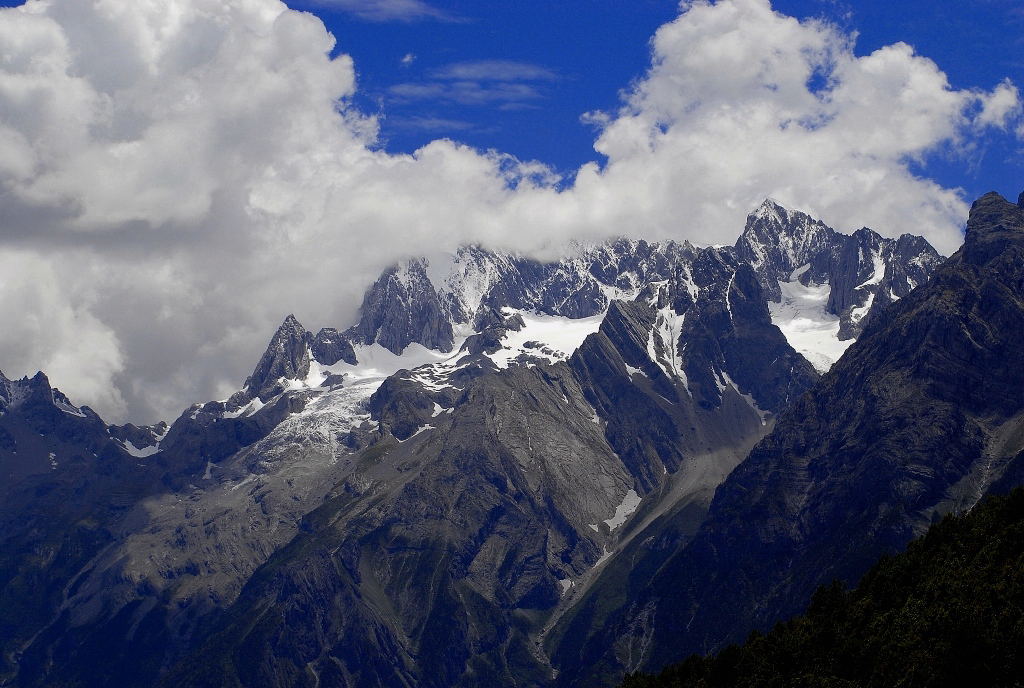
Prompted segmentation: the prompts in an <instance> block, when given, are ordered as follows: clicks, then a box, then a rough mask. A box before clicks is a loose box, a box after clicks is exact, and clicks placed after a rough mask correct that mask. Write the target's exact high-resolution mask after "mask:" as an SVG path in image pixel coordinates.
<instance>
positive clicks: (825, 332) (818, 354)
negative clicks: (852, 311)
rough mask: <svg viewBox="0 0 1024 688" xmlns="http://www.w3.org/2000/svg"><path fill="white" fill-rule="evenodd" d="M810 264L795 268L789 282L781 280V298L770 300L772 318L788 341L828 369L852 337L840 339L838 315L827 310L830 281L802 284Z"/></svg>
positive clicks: (805, 355) (816, 363)
mask: <svg viewBox="0 0 1024 688" xmlns="http://www.w3.org/2000/svg"><path fill="white" fill-rule="evenodd" d="M809 267H810V264H807V265H803V266H801V267H799V268H797V269H796V270H794V271H793V274H792V275H790V281H789V282H780V283H779V287H780V288H781V290H782V300H781V301H780V302H779V303H771V302H769V304H768V309H769V311H770V312H771V316H772V322H773V323H774V324H775V326H776V327H778V328H779V329H780V330H782V334H784V335H785V336H786V340H787V341H788V342H789V345H790V346H792V347H793V348H794V349H796V350H797V351H798V352H799V353H800V354H801V355H803V357H804V358H806V359H807V360H808V361H810V363H811V365H813V366H814V367H815V369H816V370H818V372H822V373H824V372H826V371H827V370H828V369H829V368H831V367H832V364H833V363H835V362H836V361H838V360H839V357H840V356H842V355H843V352H844V351H846V349H847V347H849V346H850V344H852V343H853V340H852V339H849V340H846V341H840V339H839V316H836V315H832V314H831V313H829V312H828V311H827V310H825V307H826V305H827V304H828V295H829V289H830V288H829V285H827V284H811V285H809V286H806V287H805V286H804V285H802V284H800V282H799V281H798V280H799V277H800V275H802V274H803V273H804V272H806V271H807V269H808V268H809Z"/></svg>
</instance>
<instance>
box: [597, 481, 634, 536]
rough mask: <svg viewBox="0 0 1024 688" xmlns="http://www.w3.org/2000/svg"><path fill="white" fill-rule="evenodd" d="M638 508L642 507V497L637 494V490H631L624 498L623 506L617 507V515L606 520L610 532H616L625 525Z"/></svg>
mask: <svg viewBox="0 0 1024 688" xmlns="http://www.w3.org/2000/svg"><path fill="white" fill-rule="evenodd" d="M638 506H640V495H638V494H637V493H636V490H630V491H629V492H627V493H626V496H625V497H623V498H622V504H619V505H618V506H617V507H615V515H614V516H612V517H611V518H609V519H606V520H605V523H607V524H608V528H609V530H615V529H616V528H618V527H619V526H621V525H622V524H623V523H625V522H626V519H627V518H629V517H630V515H632V513H633V512H634V511H636V509H637V507H638Z"/></svg>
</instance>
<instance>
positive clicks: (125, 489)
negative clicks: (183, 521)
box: [0, 373, 175, 682]
mask: <svg viewBox="0 0 1024 688" xmlns="http://www.w3.org/2000/svg"><path fill="white" fill-rule="evenodd" d="M165 430H166V426H158V427H151V428H137V427H135V426H120V427H115V426H110V427H108V426H107V425H105V424H104V423H103V421H102V420H101V419H100V418H99V416H97V415H96V413H95V412H94V411H92V410H91V409H90V408H88V407H85V406H83V407H81V408H79V407H77V406H75V405H74V404H72V402H71V401H70V400H69V399H68V398H67V397H66V396H65V395H64V394H62V393H61V392H60V391H59V390H57V389H54V388H51V387H50V383H49V381H48V380H47V379H46V376H45V375H43V374H42V373H39V374H37V375H36V376H34V377H33V378H31V379H29V378H24V379H21V380H9V379H7V378H6V377H4V376H3V375H2V374H0V476H2V477H3V479H2V480H0V651H2V655H0V682H3V681H5V680H6V679H8V678H9V677H10V676H12V675H13V673H14V672H15V670H16V669H15V667H16V665H17V663H18V662H19V660H20V659H21V654H22V651H23V650H24V649H25V648H26V647H27V646H28V645H29V644H30V643H31V641H32V640H33V639H34V637H35V636H36V634H37V633H39V632H40V631H41V630H42V629H43V628H45V627H46V625H47V624H48V623H50V622H51V621H52V619H53V618H54V617H55V616H56V615H57V614H58V611H59V609H60V606H61V605H62V603H63V601H64V599H65V597H66V594H67V591H66V585H67V584H68V583H69V581H70V580H72V578H73V577H74V576H75V575H76V574H77V573H78V572H79V571H80V570H81V569H82V568H83V567H84V566H87V564H88V562H89V561H90V559H92V557H93V556H95V555H96V554H97V553H99V552H100V551H102V550H103V548H104V547H106V546H108V545H109V543H112V542H114V541H115V540H116V538H117V530H118V528H117V525H118V524H119V523H120V522H121V519H122V518H123V515H124V512H125V510H126V508H127V507H128V506H129V505H130V504H132V503H133V502H134V501H135V500H137V499H139V498H141V497H144V496H146V495H148V494H152V493H153V492H155V491H160V490H163V489H165V488H164V485H163V478H164V477H165V476H166V475H167V474H168V473H173V472H174V470H175V467H174V466H172V465H171V464H170V463H169V462H168V458H167V457H161V458H159V459H153V458H150V456H151V455H152V454H153V453H154V452H153V451H152V446H153V445H154V444H155V443H156V442H158V441H159V439H160V437H161V436H162V433H163V432H164V431H165Z"/></svg>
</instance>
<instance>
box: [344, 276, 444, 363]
mask: <svg viewBox="0 0 1024 688" xmlns="http://www.w3.org/2000/svg"><path fill="white" fill-rule="evenodd" d="M427 267H428V262H427V261H426V260H424V259H422V258H413V259H411V260H408V261H406V262H404V263H400V264H398V265H394V266H392V267H390V268H388V269H387V270H385V271H384V273H383V274H382V275H381V276H380V278H378V279H377V281H376V282H374V283H373V285H372V286H371V287H370V288H369V289H368V290H367V292H366V295H365V296H364V297H363V305H362V307H361V308H360V318H359V322H358V324H356V325H355V326H354V327H353V328H352V329H351V330H350V331H349V333H350V335H351V337H352V338H353V339H354V340H355V341H357V342H359V343H362V344H367V345H369V344H373V343H378V344H380V345H381V346H383V347H384V348H385V349H387V350H389V351H391V352H392V353H395V354H400V353H402V351H403V350H404V349H405V347H407V346H409V345H410V344H412V343H413V342H418V343H420V344H422V345H423V346H425V347H427V348H428V349H437V350H439V351H451V350H452V347H453V345H454V343H455V336H454V333H453V331H452V323H451V321H450V319H449V318H448V317H446V315H445V311H444V309H443V308H442V306H441V300H440V298H439V297H438V294H437V290H436V289H435V288H434V285H433V283H432V282H431V280H430V277H429V276H428V274H427Z"/></svg>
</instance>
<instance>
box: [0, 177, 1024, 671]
mask: <svg viewBox="0 0 1024 688" xmlns="http://www.w3.org/2000/svg"><path fill="white" fill-rule="evenodd" d="M1022 208H1024V200H1022V203H1019V204H1016V205H1015V204H1012V203H1009V202H1007V201H1006V200H1004V199H1002V198H1001V197H999V196H998V195H995V194H990V195H988V196H985V197H983V198H981V199H979V201H978V202H976V203H975V205H974V207H973V208H972V212H971V217H970V220H969V222H968V227H967V234H966V238H965V243H964V246H963V247H962V248H961V249H960V251H958V252H957V254H956V255H954V256H953V257H952V258H950V259H948V260H946V259H944V258H943V257H942V256H939V255H938V254H937V253H936V252H935V250H934V249H933V248H932V247H931V246H930V245H929V244H928V243H927V242H926V241H925V240H924V239H922V238H921V237H918V236H914V235H912V234H904V235H903V236H901V237H900V238H899V239H895V240H894V239H888V238H885V237H882V236H880V235H879V234H877V233H875V232H873V231H872V230H870V229H866V228H865V229H861V230H858V231H857V232H855V233H854V234H852V235H845V234H841V233H839V232H836V231H834V230H832V229H831V228H829V227H827V226H826V225H824V224H823V223H821V222H819V221H817V220H815V219H813V218H811V217H810V216H808V215H806V214H804V213H801V212H798V211H794V210H790V209H786V208H784V207H782V206H781V205H779V204H778V203H776V202H774V201H771V200H766V201H765V202H764V203H763V204H762V205H761V206H760V207H758V208H757V209H755V210H754V212H752V213H751V214H750V215H749V216H748V218H747V222H746V226H745V227H744V228H743V231H742V233H741V234H740V236H739V239H738V240H737V242H736V244H735V245H734V246H725V247H697V246H693V245H691V244H689V243H687V242H678V243H677V242H671V241H669V242H663V243H652V242H646V241H638V240H625V239H622V240H616V241H611V242H607V243H604V244H598V245H574V246H572V247H569V248H568V249H567V250H566V251H565V253H564V256H563V257H562V258H560V259H558V260H553V261H550V262H542V261H538V260H535V259H531V258H528V257H523V256H518V255H513V254H505V253H500V252H495V251H491V250H488V249H485V248H483V247H479V246H467V247H463V248H462V249H460V250H459V251H458V252H456V253H455V254H454V255H439V256H425V257H417V258H411V259H408V260H406V261H403V262H402V263H400V264H397V265H395V266H393V267H392V268H390V269H388V270H386V271H385V272H384V273H383V274H382V275H381V276H380V277H379V279H378V280H377V281H376V282H374V284H372V285H371V286H370V287H369V289H368V290H367V292H366V295H365V297H364V300H363V303H362V307H361V308H360V311H359V317H358V320H357V322H356V323H355V324H353V325H352V326H350V327H348V328H345V329H340V330H339V329H333V328H324V329H321V330H319V331H318V332H316V333H313V332H311V331H308V330H306V329H305V327H303V325H302V324H300V323H299V322H298V320H297V319H296V318H294V317H293V316H288V317H287V318H286V319H285V320H284V322H283V323H282V325H281V327H280V328H279V329H278V330H277V332H276V333H274V335H273V337H272V339H271V341H270V344H269V346H268V348H267V350H266V352H265V353H264V355H263V356H262V358H261V359H260V360H259V361H258V362H257V363H256V365H255V367H254V369H253V372H252V374H251V375H250V376H249V377H248V378H247V380H245V382H244V384H243V385H242V388H241V389H240V390H239V391H238V392H236V393H235V394H233V395H231V396H230V397H229V398H228V399H225V400H221V401H211V402H207V403H203V404H195V405H193V406H191V407H189V408H188V409H186V410H185V411H184V412H183V413H182V414H181V416H179V418H177V419H176V420H175V421H174V422H173V423H171V424H170V425H169V426H168V425H166V424H158V425H154V426H147V427H136V426H133V425H125V426H110V425H106V424H105V423H104V422H103V421H102V419H100V418H99V417H98V416H97V415H96V414H95V413H94V412H93V411H91V410H90V409H88V408H87V407H76V406H74V405H73V403H72V401H71V400H69V399H68V398H67V397H65V396H64V395H63V394H61V393H60V392H59V391H58V390H55V389H52V388H51V386H50V384H49V382H48V381H47V380H46V378H45V376H43V375H42V374H39V375H37V376H36V377H34V378H32V379H23V380H8V379H7V378H5V377H0V471H2V473H3V475H4V477H5V481H4V482H3V487H2V488H0V489H2V490H3V496H4V498H5V499H4V500H3V503H2V505H0V523H2V528H0V538H2V548H0V552H2V554H0V600H2V603H0V643H2V648H0V649H2V652H3V661H2V665H0V681H2V682H3V685H17V686H51V685H67V686H72V685H75V686H149V685H167V686H171V685H174V686H230V685H239V686H307V685H308V686H379V685H383V686H495V685H517V686H538V687H541V686H562V685H565V686H577V685H578V686H583V685H614V683H615V682H616V681H617V680H618V679H619V678H620V677H621V676H622V675H623V674H624V673H625V672H628V671H635V670H638V669H643V670H654V669H658V668H660V667H661V666H663V665H664V664H666V663H668V662H671V661H674V660H678V659H681V658H682V657H685V656H686V655H688V654H690V653H692V652H707V651H713V650H715V649H718V648H720V647H723V646H724V645H725V644H727V643H729V642H735V641H737V640H739V639H742V638H743V637H745V635H746V633H748V632H749V631H750V630H752V629H764V628H767V627H768V626H770V625H771V624H772V623H774V622H775V621H778V620H779V619H783V618H786V617H787V616H790V615H792V614H794V613H796V612H798V611H800V610H802V609H803V608H804V607H805V606H806V604H807V601H808V600H809V599H810V596H811V594H812V592H813V591H814V589H815V588H816V587H817V586H818V585H819V584H821V583H823V582H828V581H829V580H831V579H833V578H839V579H841V580H845V581H848V582H851V583H852V582H855V581H856V580H857V578H859V576H860V575H861V574H863V573H864V571H866V570H867V569H868V567H870V565H871V564H872V563H873V562H874V561H875V560H877V558H878V556H880V555H881V554H885V553H889V552H894V551H898V550H899V549H901V548H902V547H903V546H905V544H906V543H907V542H908V541H909V540H910V539H912V538H913V537H915V536H916V535H920V534H921V533H922V532H924V530H925V529H926V528H927V527H928V525H929V524H931V523H932V522H933V521H935V520H938V519H940V518H941V517H942V516H943V515H945V514H947V513H950V512H958V511H962V510H965V509H969V508H971V507H972V506H973V505H974V504H975V503H976V502H977V501H978V500H979V499H980V498H981V497H982V496H983V495H984V494H986V493H987V492H988V491H989V490H990V489H992V488H993V486H994V485H997V484H1009V483H1011V482H1013V481H1014V480H1015V476H1018V475H1021V472H1022V471H1024V455H1022V453H1021V452H1022V450H1024V420H1022V419H1024V415H1022V411H1024V397H1021V394H1022V392H1021V390H1022V389H1024V386H1022V385H1021V383H1022V382H1024V380H1022V379H1021V377H1022V376H1024V370H1022V369H1021V366H1020V365H1019V361H1021V360H1024V357H1022V356H1021V354H1022V353H1024V352H1022V351H1020V346H1021V343H1020V342H1019V341H1018V339H1019V338H1017V337H1016V333H1018V332H1021V331H1024V329H1022V326H1024V254H1022V251H1024V210H1022ZM1021 477H1022V478H1024V475H1021Z"/></svg>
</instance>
